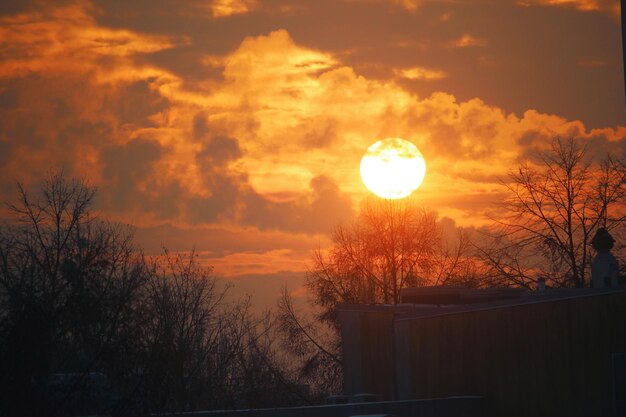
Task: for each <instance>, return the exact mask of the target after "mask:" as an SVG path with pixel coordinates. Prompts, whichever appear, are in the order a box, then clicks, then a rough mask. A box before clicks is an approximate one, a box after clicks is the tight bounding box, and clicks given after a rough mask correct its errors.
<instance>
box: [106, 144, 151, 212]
mask: <svg viewBox="0 0 626 417" xmlns="http://www.w3.org/2000/svg"><path fill="white" fill-rule="evenodd" d="M162 154H163V149H162V147H161V145H160V144H159V143H158V142H157V141H155V140H150V139H143V138H140V139H135V140H133V141H131V142H129V143H128V144H126V145H114V146H111V147H109V148H106V149H104V150H103V152H102V156H101V158H102V161H101V162H102V164H103V169H102V176H103V178H104V180H105V182H106V184H107V190H109V193H108V195H107V197H108V198H107V199H108V201H107V205H108V206H109V207H111V208H113V209H115V210H119V211H122V210H127V209H130V208H133V207H135V206H136V205H137V204H141V203H142V201H143V200H144V199H143V198H142V194H143V193H142V192H141V191H140V188H139V186H140V185H141V184H143V183H145V182H146V181H148V180H150V179H152V178H154V177H155V176H156V175H158V173H157V172H155V169H154V164H155V162H157V161H158V160H159V159H160V158H161V155H162Z"/></svg>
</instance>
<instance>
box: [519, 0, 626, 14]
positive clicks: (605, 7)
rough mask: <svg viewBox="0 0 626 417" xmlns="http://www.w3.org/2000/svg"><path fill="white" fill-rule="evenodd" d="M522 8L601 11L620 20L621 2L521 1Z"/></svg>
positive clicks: (611, 0) (612, 0)
mask: <svg viewBox="0 0 626 417" xmlns="http://www.w3.org/2000/svg"><path fill="white" fill-rule="evenodd" d="M517 4H518V5H520V6H525V7H530V6H556V7H572V8H575V9H577V10H580V11H584V12H592V11H601V12H605V13H608V14H610V15H612V16H613V17H616V18H619V16H620V2H619V0H519V1H518V2H517Z"/></svg>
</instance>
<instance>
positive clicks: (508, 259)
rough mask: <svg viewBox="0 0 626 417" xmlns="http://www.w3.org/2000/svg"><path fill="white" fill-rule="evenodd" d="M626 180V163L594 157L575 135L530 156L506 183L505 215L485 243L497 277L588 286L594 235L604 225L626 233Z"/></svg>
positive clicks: (528, 283) (515, 281)
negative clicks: (544, 279)
mask: <svg viewBox="0 0 626 417" xmlns="http://www.w3.org/2000/svg"><path fill="white" fill-rule="evenodd" d="M625 181H626V169H625V165H624V163H623V161H621V160H619V159H617V158H615V157H614V156H612V155H607V156H606V158H605V159H604V161H603V162H601V163H594V162H593V161H591V160H590V158H589V155H588V150H587V149H586V147H584V146H583V145H581V144H580V142H579V141H576V140H575V139H561V138H556V139H554V140H553V142H552V146H551V148H550V149H549V150H548V151H543V152H538V153H537V154H536V156H535V158H534V160H533V161H526V162H523V163H522V164H521V165H520V166H519V168H518V169H517V170H516V171H515V172H513V173H511V174H510V176H509V179H508V181H506V182H504V186H505V187H506V190H507V192H508V198H507V199H506V200H505V201H504V202H503V205H502V208H503V209H504V212H505V215H504V216H502V217H500V218H498V219H496V220H495V225H494V227H493V228H492V230H491V235H490V238H491V239H490V242H489V244H488V245H484V246H482V247H481V248H480V249H481V257H482V259H483V260H484V261H485V263H486V264H487V265H488V266H489V267H490V269H491V276H492V279H493V282H494V283H495V284H498V285H517V286H522V287H527V288H532V287H534V285H535V284H536V281H537V279H538V278H539V277H545V278H547V279H548V282H549V283H550V284H551V285H553V286H558V287H562V286H563V287H586V286H589V285H590V281H591V280H590V276H589V267H590V265H591V255H592V252H591V250H590V249H591V248H590V243H591V239H592V238H593V236H594V234H595V233H596V231H597V230H598V228H601V227H602V228H605V229H607V230H613V233H619V232H620V231H621V230H620V229H621V227H622V225H623V221H624V214H625V213H626V211H625V208H626V207H625V206H624V203H625V202H626V201H625V198H626V194H625V190H626V189H625V186H626V183H625Z"/></svg>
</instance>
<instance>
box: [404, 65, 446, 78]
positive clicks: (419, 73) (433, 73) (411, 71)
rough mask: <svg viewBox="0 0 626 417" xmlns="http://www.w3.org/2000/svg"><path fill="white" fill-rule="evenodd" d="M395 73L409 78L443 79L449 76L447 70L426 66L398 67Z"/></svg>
mask: <svg viewBox="0 0 626 417" xmlns="http://www.w3.org/2000/svg"><path fill="white" fill-rule="evenodd" d="M394 73H395V74H396V75H397V76H399V77H402V78H407V79H409V80H426V81H432V80H441V79H444V78H447V77H448V74H447V73H446V72H445V71H441V70H435V69H429V68H424V67H412V68H403V69H399V68H396V69H395V70H394Z"/></svg>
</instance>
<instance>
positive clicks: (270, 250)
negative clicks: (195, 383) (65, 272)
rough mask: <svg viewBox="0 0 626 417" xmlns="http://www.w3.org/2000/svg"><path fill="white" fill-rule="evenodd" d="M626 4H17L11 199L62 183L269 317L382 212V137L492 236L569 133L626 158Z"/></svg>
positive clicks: (3, 42)
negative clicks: (353, 222)
mask: <svg viewBox="0 0 626 417" xmlns="http://www.w3.org/2000/svg"><path fill="white" fill-rule="evenodd" d="M621 47H622V46H621V32H620V22H619V1H615V0H606V1H605V0H437V1H435V0H316V1H305V0H298V1H295V0H292V1H287V0H203V1H200V0H186V1H174V0H170V1H166V0H149V1H148V0H138V1H132V2H129V1H122V0H119V1H118V0H98V1H96V0H94V1H47V2H46V1H20V2H2V3H0V166H1V167H2V169H1V170H0V190H1V194H2V196H3V197H5V198H4V199H11V198H12V197H13V196H14V195H15V184H16V181H19V182H21V183H23V184H25V185H27V186H29V185H30V186H35V185H36V184H37V182H38V181H40V180H41V178H43V177H44V176H45V175H46V173H47V172H50V171H52V170H59V169H62V170H63V171H64V172H65V174H66V175H67V176H72V177H78V178H84V179H86V180H87V181H88V182H89V183H90V184H91V185H94V186H96V187H97V189H98V194H97V197H96V201H95V206H94V209H95V210H96V212H97V213H98V214H99V215H102V216H103V217H106V218H109V219H111V220H114V221H120V222H123V223H129V224H132V225H133V226H134V227H135V230H136V242H137V245H138V246H140V247H142V248H143V249H144V250H145V251H146V252H147V253H149V254H156V253H158V252H159V251H160V250H161V248H162V247H163V246H166V247H167V248H169V249H170V250H172V251H188V250H190V249H191V248H195V250H196V251H197V253H198V256H199V259H201V261H202V262H203V263H205V264H206V265H211V266H213V267H214V271H215V274H216V275H218V276H220V277H222V278H224V279H227V280H231V281H232V282H234V283H235V286H236V288H237V289H238V291H240V292H247V293H251V294H252V295H253V297H257V303H261V304H263V303H267V304H270V303H273V299H274V298H275V296H276V294H277V292H278V291H279V290H280V288H281V287H282V286H283V285H285V284H286V285H287V286H288V288H290V289H291V290H292V291H293V292H294V294H296V295H297V294H302V288H301V284H302V277H303V276H304V273H305V271H306V270H307V268H308V266H309V264H310V259H311V253H312V251H313V250H314V249H316V248H326V247H328V246H329V244H330V240H329V233H330V231H331V229H332V227H333V226H334V225H337V224H339V223H340V222H348V221H350V219H353V218H354V216H355V214H356V213H358V211H359V207H360V205H361V204H362V202H363V201H364V200H366V199H367V198H368V196H369V195H370V194H369V192H368V191H367V189H366V188H365V186H364V185H363V183H362V181H361V179H360V176H359V162H360V159H361V157H362V156H363V154H364V153H365V151H366V150H367V148H368V147H369V146H370V145H371V144H373V143H374V142H375V141H376V140H378V139H382V138H387V137H401V138H404V139H407V140H410V141H411V142H413V143H414V144H415V145H417V147H418V148H419V149H420V151H421V152H422V154H423V155H424V158H425V161H426V167H427V168H426V177H425V179H424V183H423V184H422V186H421V187H420V188H419V189H418V190H417V191H416V192H415V193H414V196H413V197H414V198H415V199H416V201H418V202H419V204H422V205H423V206H425V207H427V208H429V209H432V210H436V211H437V212H438V213H439V215H440V216H441V217H442V218H444V217H446V218H448V219H451V221H453V222H454V224H456V225H459V226H480V225H484V224H486V223H487V222H488V216H489V213H490V211H491V210H493V207H494V203H496V202H497V201H500V200H501V199H502V198H503V191H502V186H501V184H500V182H499V180H500V179H502V178H504V177H506V175H507V173H508V172H509V171H510V170H511V169H512V168H513V167H515V166H516V165H517V164H518V163H519V162H520V161H521V160H523V159H524V158H525V157H526V156H528V155H529V154H530V153H532V152H533V151H534V150H537V149H545V148H546V147H547V146H549V144H550V142H551V140H552V138H554V137H557V136H559V137H576V138H582V139H583V140H585V141H587V142H588V143H589V146H590V149H593V151H594V152H596V151H598V154H600V153H601V152H600V151H602V152H603V151H606V150H610V151H612V152H619V151H621V150H622V149H623V148H624V145H625V144H626V106H625V105H624V80H623V66H622V49H621Z"/></svg>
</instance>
